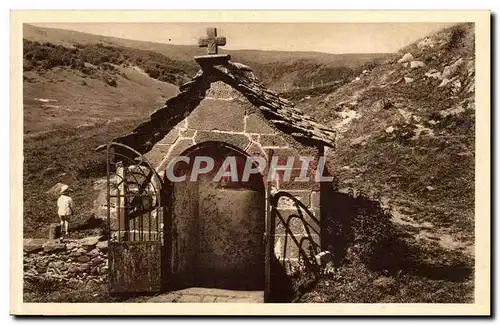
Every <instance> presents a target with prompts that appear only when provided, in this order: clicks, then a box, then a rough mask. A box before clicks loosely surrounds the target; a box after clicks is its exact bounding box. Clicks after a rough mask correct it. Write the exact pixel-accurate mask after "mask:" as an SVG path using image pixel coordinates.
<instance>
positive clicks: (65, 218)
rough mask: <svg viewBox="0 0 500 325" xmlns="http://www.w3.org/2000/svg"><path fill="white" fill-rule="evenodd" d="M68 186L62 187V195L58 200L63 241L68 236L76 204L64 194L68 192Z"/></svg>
mask: <svg viewBox="0 0 500 325" xmlns="http://www.w3.org/2000/svg"><path fill="white" fill-rule="evenodd" d="M68 188H69V186H68V185H63V186H62V187H61V195H60V196H59V198H58V199H57V214H58V215H59V219H60V221H61V238H60V239H61V240H62V239H63V234H64V236H67V235H68V228H69V219H70V217H71V216H72V215H73V213H74V203H73V199H72V198H71V197H69V196H68V195H64V193H65V192H66V191H67V190H68Z"/></svg>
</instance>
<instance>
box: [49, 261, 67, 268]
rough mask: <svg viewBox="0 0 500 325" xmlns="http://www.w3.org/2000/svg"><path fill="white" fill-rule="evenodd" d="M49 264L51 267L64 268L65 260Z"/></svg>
mask: <svg viewBox="0 0 500 325" xmlns="http://www.w3.org/2000/svg"><path fill="white" fill-rule="evenodd" d="M48 266H49V267H50V268H57V269H60V268H62V267H63V266H64V262H63V261H57V262H50V263H49V265H48Z"/></svg>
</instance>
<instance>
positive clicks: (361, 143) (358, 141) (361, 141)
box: [344, 135, 370, 167]
mask: <svg viewBox="0 0 500 325" xmlns="http://www.w3.org/2000/svg"><path fill="white" fill-rule="evenodd" d="M369 138H370V136H369V135H368V136H366V135H365V136H360V137H357V138H356V139H354V140H352V141H351V146H353V147H354V146H364V145H366V140H368V139H369ZM344 167H345V166H344ZM347 167H349V166H347Z"/></svg>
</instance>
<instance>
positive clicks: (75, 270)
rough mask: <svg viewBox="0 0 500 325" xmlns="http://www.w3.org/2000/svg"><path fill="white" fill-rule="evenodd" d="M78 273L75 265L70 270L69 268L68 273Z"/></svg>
mask: <svg viewBox="0 0 500 325" xmlns="http://www.w3.org/2000/svg"><path fill="white" fill-rule="evenodd" d="M76 272H78V267H77V266H75V265H71V266H70V267H69V268H68V273H76Z"/></svg>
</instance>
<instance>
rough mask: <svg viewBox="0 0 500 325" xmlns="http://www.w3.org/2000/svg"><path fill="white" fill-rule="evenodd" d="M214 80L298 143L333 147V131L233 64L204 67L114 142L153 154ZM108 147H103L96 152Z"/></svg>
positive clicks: (251, 74)
mask: <svg viewBox="0 0 500 325" xmlns="http://www.w3.org/2000/svg"><path fill="white" fill-rule="evenodd" d="M214 81H223V82H225V83H227V84H228V85H230V86H232V87H233V88H235V89H236V90H238V91H239V92H241V93H242V94H243V95H244V96H245V97H246V98H247V99H248V100H249V101H250V102H251V103H252V104H253V105H255V106H256V107H258V108H259V109H260V111H261V112H262V113H263V115H264V117H265V118H266V119H268V120H269V121H270V122H272V123H273V124H274V125H275V126H276V128H277V129H278V130H280V131H282V132H284V133H287V134H290V135H291V136H293V137H294V138H295V139H296V140H297V141H299V142H301V143H303V144H305V145H308V146H310V145H317V144H322V145H326V146H329V147H334V142H335V131H334V130H332V129H330V128H328V127H326V126H324V125H322V124H320V123H317V122H316V121H314V120H313V119H312V118H311V117H309V116H307V115H305V114H304V113H303V112H302V111H300V110H299V109H297V108H295V107H294V104H293V103H292V102H290V101H288V100H286V99H284V98H281V97H279V96H278V95H277V94H276V93H274V92H272V91H271V90H269V89H267V88H266V87H265V86H264V85H263V84H262V83H261V82H260V81H259V80H258V79H257V78H256V77H255V76H254V74H253V72H252V70H251V68H249V67H248V66H246V65H243V64H241V63H234V62H231V61H226V62H224V63H219V64H216V65H205V66H203V68H202V69H201V70H200V71H199V72H198V73H197V74H196V75H195V76H194V77H193V78H192V79H191V80H190V81H188V82H187V83H185V84H184V85H182V86H181V87H180V88H179V89H180V94H178V95H177V96H175V97H173V98H170V99H169V100H167V102H166V103H165V105H164V106H163V107H162V108H160V109H158V110H156V111H155V112H153V113H152V114H151V116H150V118H149V120H147V121H145V122H143V123H141V124H139V125H138V126H137V127H136V128H135V129H134V130H133V131H132V133H130V134H127V135H124V136H122V137H119V138H116V139H114V140H113V141H114V142H119V143H122V144H125V145H128V146H130V147H132V148H134V149H135V150H137V151H139V152H140V153H142V154H144V153H146V152H148V151H150V150H151V149H152V148H153V146H154V144H155V143H156V142H158V141H160V140H161V139H162V138H163V137H164V136H165V135H166V134H167V133H168V132H169V131H170V130H171V129H172V128H173V127H175V126H176V125H177V124H178V123H179V122H181V121H182V120H183V119H184V118H186V117H187V116H188V115H189V114H190V113H191V112H192V111H193V110H194V109H195V108H196V107H197V106H198V104H199V103H200V102H201V101H202V100H203V99H204V97H205V92H206V91H207V90H208V89H209V88H210V83H211V82H214ZM105 147H106V145H102V146H99V147H98V148H97V149H96V150H102V149H104V148H105Z"/></svg>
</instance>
